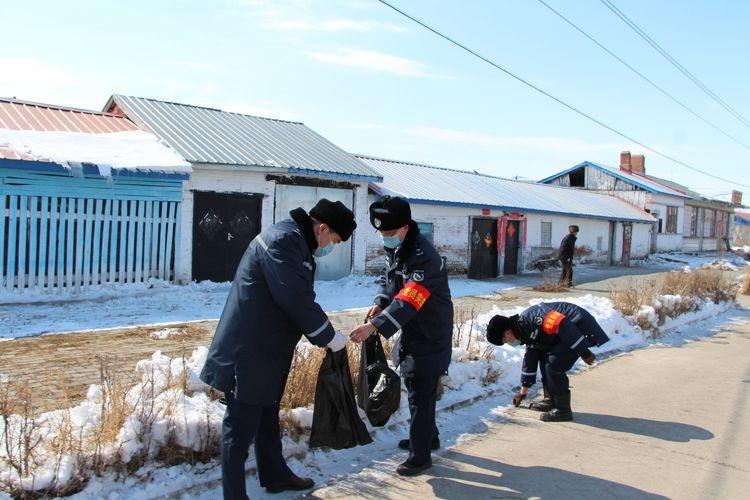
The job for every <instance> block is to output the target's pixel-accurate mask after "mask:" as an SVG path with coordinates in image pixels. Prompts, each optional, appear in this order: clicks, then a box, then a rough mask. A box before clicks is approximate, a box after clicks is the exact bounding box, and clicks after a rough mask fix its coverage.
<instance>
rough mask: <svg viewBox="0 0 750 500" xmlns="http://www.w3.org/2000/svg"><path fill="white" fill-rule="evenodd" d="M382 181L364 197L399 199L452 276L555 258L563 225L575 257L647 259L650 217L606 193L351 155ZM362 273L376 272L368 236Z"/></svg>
mask: <svg viewBox="0 0 750 500" xmlns="http://www.w3.org/2000/svg"><path fill="white" fill-rule="evenodd" d="M358 158H359V159H360V160H362V161H363V162H365V163H366V164H367V165H369V166H370V167H371V168H373V169H374V170H376V171H378V172H379V173H380V174H382V176H383V180H382V182H373V183H371V184H370V190H371V197H372V198H373V199H377V198H378V197H380V196H383V195H392V196H401V197H403V198H405V199H407V200H408V201H409V202H410V203H411V207H412V218H413V219H414V220H415V221H416V222H417V223H419V225H420V228H421V232H423V233H424V234H426V235H427V236H428V238H430V239H431V240H432V241H433V243H434V244H435V246H436V248H437V249H438V251H439V252H440V254H441V255H442V256H443V257H444V258H445V259H446V262H447V265H448V266H449V269H450V270H451V271H452V272H455V273H467V274H468V275H469V277H473V278H493V277H496V276H500V275H504V274H514V273H517V272H519V271H521V270H522V269H524V268H528V267H530V266H531V264H532V263H533V262H534V261H536V260H537V259H541V258H545V257H550V256H553V255H555V254H556V252H557V248H558V246H559V243H560V240H561V239H562V238H563V236H564V235H565V234H567V232H568V226H569V225H577V226H579V228H580V233H579V237H578V242H577V246H578V251H579V256H581V257H585V258H586V260H588V261H591V262H600V263H605V264H617V263H622V264H624V265H627V264H628V263H629V260H630V258H631V257H632V258H643V257H646V256H647V255H648V253H649V238H650V233H651V227H652V226H653V225H654V224H655V223H656V220H655V219H654V217H652V216H651V215H649V214H648V213H646V212H644V211H643V210H641V209H640V208H638V207H636V206H635V205H633V204H631V203H628V202H626V201H624V200H622V199H619V198H616V197H614V196H609V195H606V194H600V193H593V192H589V191H580V190H575V189H570V188H562V187H556V186H549V185H544V184H538V183H534V182H523V181H515V180H509V179H503V178H500V177H494V176H491V175H484V174H480V173H477V172H468V171H463V170H454V169H448V168H441V167H434V166H431V165H424V164H419V163H412V162H404V161H396V160H386V159H383V158H375V157H371V156H364V155H359V156H358ZM366 234H367V270H368V271H370V272H379V271H381V270H382V266H383V247H382V242H381V240H380V238H379V236H378V234H377V233H376V232H375V231H374V230H368V231H367V232H366Z"/></svg>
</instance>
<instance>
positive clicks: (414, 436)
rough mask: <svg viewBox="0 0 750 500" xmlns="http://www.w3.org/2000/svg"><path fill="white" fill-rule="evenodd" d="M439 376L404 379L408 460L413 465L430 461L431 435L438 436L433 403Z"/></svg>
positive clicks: (435, 400)
mask: <svg viewBox="0 0 750 500" xmlns="http://www.w3.org/2000/svg"><path fill="white" fill-rule="evenodd" d="M439 380H440V377H407V378H405V379H404V384H406V390H407V391H408V394H409V413H410V414H411V421H410V422H409V446H410V451H409V461H410V462H411V463H413V464H415V465H423V464H425V463H430V462H432V457H431V450H430V447H431V446H432V439H433V437H437V436H438V430H437V424H435V403H436V402H437V387H438V381H439Z"/></svg>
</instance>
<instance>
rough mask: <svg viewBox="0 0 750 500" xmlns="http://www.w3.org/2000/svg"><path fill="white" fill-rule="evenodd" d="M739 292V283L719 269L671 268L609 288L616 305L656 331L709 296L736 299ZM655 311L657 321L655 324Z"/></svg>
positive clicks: (716, 299)
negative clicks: (735, 282) (690, 269)
mask: <svg viewBox="0 0 750 500" xmlns="http://www.w3.org/2000/svg"><path fill="white" fill-rule="evenodd" d="M736 294H737V287H736V285H734V284H733V283H732V281H731V280H730V279H729V278H728V277H727V276H726V274H725V273H724V272H723V271H721V270H716V269H694V270H692V271H689V272H684V271H671V272H668V273H666V274H664V275H662V276H661V277H660V279H648V280H643V279H641V280H638V279H632V278H631V279H630V280H628V282H627V283H626V285H625V286H624V287H621V288H611V289H610V298H611V300H612V302H613V304H614V307H615V309H617V310H618V311H620V312H621V313H622V314H623V315H625V316H629V317H632V318H634V319H635V321H636V324H638V326H640V327H641V328H642V329H643V330H653V331H654V334H655V335H656V334H657V333H658V326H660V325H662V324H664V322H665V321H666V320H667V318H670V317H672V318H673V317H676V316H679V315H681V314H684V313H686V312H690V311H694V310H696V309H698V307H700V304H701V302H703V301H706V300H710V301H712V302H714V303H717V304H718V303H719V302H726V301H731V300H734V299H735V297H736ZM649 307H650V308H652V309H653V312H652V314H649V309H648V308H649ZM653 314H655V315H656V324H652V321H653Z"/></svg>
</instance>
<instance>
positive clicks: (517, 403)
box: [513, 392, 526, 408]
mask: <svg viewBox="0 0 750 500" xmlns="http://www.w3.org/2000/svg"><path fill="white" fill-rule="evenodd" d="M524 399H526V394H521V393H520V392H519V393H518V394H516V395H515V396H513V406H515V407H516V408H518V407H519V406H521V401H523V400H524Z"/></svg>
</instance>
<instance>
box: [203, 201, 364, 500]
mask: <svg viewBox="0 0 750 500" xmlns="http://www.w3.org/2000/svg"><path fill="white" fill-rule="evenodd" d="M290 215H291V219H287V220H284V221H282V222H279V223H277V224H274V225H273V226H271V227H269V228H267V229H266V230H264V231H263V232H261V233H260V234H259V235H258V236H256V237H255V239H254V240H253V241H252V242H251V243H250V245H249V246H248V248H247V250H246V251H245V254H244V256H243V257H242V260H241V261H240V264H239V267H238V268H237V273H236V274H235V277H234V281H233V283H232V288H231V290H230V292H229V298H228V299H227V303H226V305H225V306H224V312H223V313H222V314H221V319H220V320H219V324H218V326H217V327H216V333H215V334H214V338H213V341H212V342H211V347H210V349H209V351H208V358H207V359H206V364H205V366H204V367H203V371H202V372H201V375H200V378H201V380H203V381H204V382H205V383H207V384H208V385H210V386H211V387H213V388H214V389H217V390H219V391H222V392H223V393H224V395H225V398H226V401H227V409H226V413H225V415H224V423H223V426H222V436H221V473H222V485H223V489H224V498H231V499H245V498H247V493H246V489H245V461H246V459H247V456H248V450H249V447H250V445H251V444H254V447H255V460H256V462H257V464H258V479H259V480H260V485H261V486H263V487H265V488H266V490H267V491H268V492H270V493H278V492H282V491H287V490H306V489H309V488H312V487H313V481H312V479H309V478H300V477H298V476H296V475H295V474H294V473H293V472H292V471H291V469H289V467H288V466H287V464H286V462H285V461H284V457H283V456H282V454H281V436H280V428H279V401H281V397H282V395H283V393H284V386H285V384H286V380H287V376H288V374H289V367H290V365H291V362H292V357H293V355H294V349H295V346H296V345H297V343H298V342H299V340H300V338H301V336H302V335H305V337H306V338H307V340H309V341H310V342H311V343H312V344H314V345H316V346H319V347H328V348H330V349H331V350H333V351H339V350H341V349H343V348H345V347H346V342H347V340H348V339H347V337H346V336H345V335H343V334H341V333H339V332H335V331H334V329H333V326H331V322H330V321H329V320H328V316H326V314H325V313H324V312H323V310H322V309H321V307H320V306H319V305H318V304H317V303H316V302H315V292H314V290H313V277H314V275H315V259H316V258H321V257H323V256H325V255H327V254H328V253H330V252H331V250H333V246H334V245H336V244H338V243H340V242H342V241H346V240H348V239H349V237H350V236H351V234H352V232H353V231H354V229H355V228H356V226H357V224H356V223H355V222H354V214H352V212H351V211H350V210H349V209H348V208H346V206H344V204H342V203H341V202H339V201H337V202H335V203H334V202H331V201H328V200H326V199H321V200H320V201H319V202H318V204H317V205H315V207H314V208H313V209H312V210H311V211H310V214H309V215H308V214H307V213H306V212H305V211H304V210H303V209H302V208H297V209H295V210H292V211H291V212H290ZM311 390H314V388H311Z"/></svg>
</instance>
